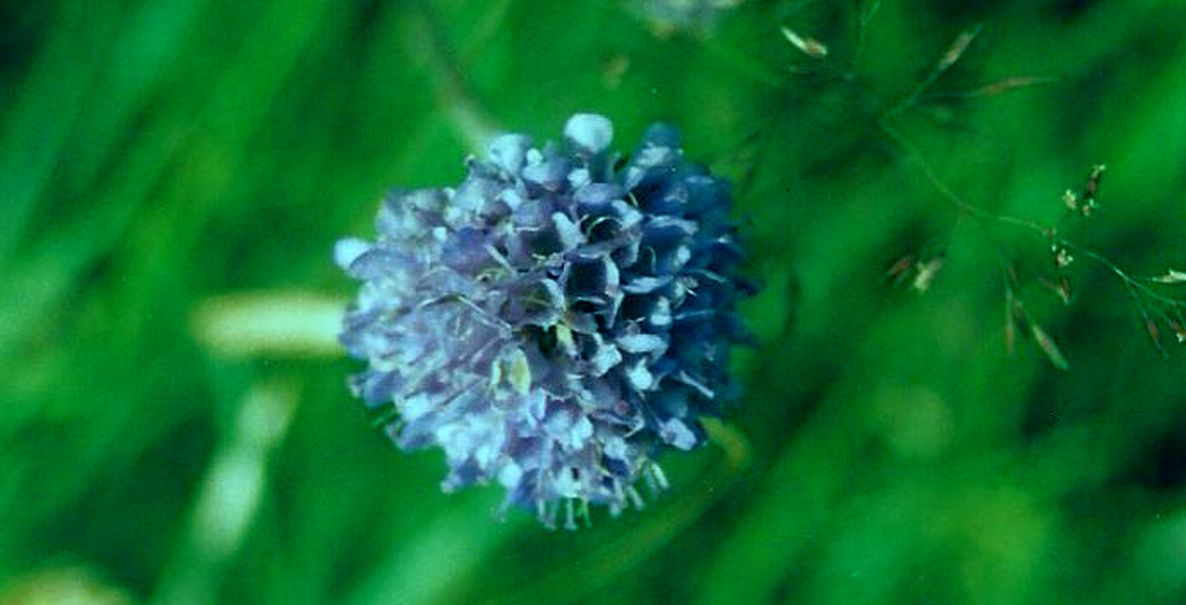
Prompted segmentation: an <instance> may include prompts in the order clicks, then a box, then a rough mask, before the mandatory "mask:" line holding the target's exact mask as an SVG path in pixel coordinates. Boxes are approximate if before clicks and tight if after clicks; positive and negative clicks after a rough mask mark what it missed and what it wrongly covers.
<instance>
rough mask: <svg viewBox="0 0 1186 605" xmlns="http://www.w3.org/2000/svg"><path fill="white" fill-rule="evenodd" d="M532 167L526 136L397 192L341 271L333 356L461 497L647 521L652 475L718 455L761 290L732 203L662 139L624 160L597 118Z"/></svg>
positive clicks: (353, 243)
mask: <svg viewBox="0 0 1186 605" xmlns="http://www.w3.org/2000/svg"><path fill="white" fill-rule="evenodd" d="M564 135H565V140H564V142H563V143H562V144H560V145H553V144H549V145H547V146H545V147H544V148H542V149H540V148H537V147H535V146H533V145H532V142H531V140H530V139H528V138H527V137H525V136H522V135H515V134H511V135H503V136H501V137H499V138H497V139H495V140H494V141H493V142H492V143H491V145H490V148H489V157H488V158H487V159H485V160H478V159H470V160H469V162H468V168H469V174H468V176H467V177H466V178H465V180H464V181H462V183H461V184H460V185H458V186H457V187H456V188H444V189H423V190H416V191H396V192H393V193H391V194H390V195H389V196H388V197H387V199H386V200H384V202H383V204H382V208H381V209H380V211H379V217H378V220H377V224H376V227H377V230H378V238H377V241H375V242H367V241H363V240H358V239H346V240H342V241H340V242H338V244H337V247H336V249H335V257H336V261H337V263H338V264H339V265H340V266H341V267H342V268H343V269H345V271H346V272H347V273H348V274H349V275H350V276H351V277H353V278H355V279H357V280H360V281H361V282H362V287H361V291H360V293H359V295H358V298H357V299H356V301H355V302H354V303H353V304H352V305H351V307H350V309H349V310H348V312H347V314H346V317H345V320H344V326H343V331H342V334H341V341H342V343H343V344H344V345H345V347H346V349H347V350H348V351H349V352H350V354H351V355H353V356H355V357H357V358H359V359H363V360H366V361H367V362H368V368H367V369H366V371H364V372H362V373H361V374H358V375H356V376H354V377H352V379H351V386H352V389H353V391H354V392H355V394H356V395H357V396H359V397H361V398H362V399H363V400H364V401H365V402H366V404H367V405H368V406H370V407H371V408H372V409H374V410H375V411H376V414H379V415H381V418H382V420H381V421H382V422H383V423H384V424H385V426H386V429H387V432H388V434H389V435H390V436H391V438H392V439H393V440H394V441H395V443H396V444H398V445H399V447H401V448H403V449H405V450H412V449H418V448H425V447H429V446H440V447H441V448H443V449H444V452H445V456H446V460H447V463H448V467H449V472H448V475H447V477H446V478H445V480H444V483H443V487H444V488H445V489H446V490H447V491H448V490H453V489H455V488H459V487H462V486H465V485H469V484H473V483H485V482H489V481H497V482H498V483H500V484H502V485H503V486H504V487H505V488H506V489H507V503H508V504H512V505H519V506H524V507H528V508H531V509H534V510H535V511H536V513H537V514H538V516H539V518H540V519H541V521H543V522H544V523H545V524H547V525H549V526H551V525H553V524H555V523H556V520H557V517H558V514H559V511H560V509H561V506H562V505H563V506H565V508H567V513H568V514H567V523H566V524H567V525H569V526H571V525H572V516H573V514H572V511H573V507H574V504H575V505H578V506H582V507H583V506H585V505H588V504H590V503H593V504H605V505H607V506H608V507H609V508H610V510H611V511H612V512H614V513H615V514H616V513H617V512H618V511H620V510H622V509H623V508H624V507H626V506H628V505H631V504H634V505H640V504H641V502H640V499H639V495H638V492H637V490H636V489H635V488H634V485H635V483H636V482H637V481H638V480H639V479H643V480H645V481H647V482H649V483H651V484H652V485H655V486H658V487H660V488H661V487H663V486H664V485H665V483H666V480H665V479H664V477H663V474H662V471H661V470H660V469H659V467H658V466H657V465H656V464H655V461H654V460H655V456H656V455H657V454H658V453H659V452H660V451H661V450H662V449H664V448H665V447H667V446H670V447H674V448H677V449H681V450H688V449H691V448H694V447H696V446H697V445H700V444H702V443H704V441H705V439H706V437H705V434H704V430H703V428H702V427H701V426H700V423H699V422H698V418H700V417H702V416H705V415H715V414H718V413H719V412H720V410H721V405H722V400H723V399H724V394H725V393H726V392H728V391H730V390H731V385H730V383H729V380H728V377H727V376H726V365H727V360H728V350H729V347H730V345H731V344H732V343H734V342H737V341H738V340H740V339H741V338H742V337H743V330H742V328H741V326H740V324H739V320H738V318H737V316H736V314H735V306H736V302H737V300H738V299H739V297H741V296H743V295H744V294H745V293H746V292H747V291H748V289H749V287H748V286H747V284H746V282H745V281H744V280H743V279H742V278H741V277H740V276H739V274H738V267H739V264H740V263H741V261H742V258H743V257H742V251H741V249H740V248H739V246H738V244H737V242H736V239H735V228H734V225H733V223H732V222H731V221H730V219H729V216H728V213H729V209H730V204H731V198H730V193H729V188H728V185H727V183H725V182H724V181H723V180H721V179H719V178H716V177H713V176H712V175H711V174H709V173H708V171H707V170H705V169H704V168H702V167H700V166H697V165H694V164H692V163H689V162H688V161H686V160H685V159H684V157H683V153H682V150H681V148H680V143H679V138H678V134H677V133H676V131H675V130H673V129H672V128H670V127H668V126H664V125H656V126H653V127H651V128H650V130H648V131H647V133H646V134H645V136H644V138H643V142H642V144H641V145H640V146H639V147H638V148H637V149H636V151H635V152H634V154H633V155H632V156H630V157H629V158H628V159H626V158H620V157H619V156H617V155H616V154H614V153H612V152H611V151H610V142H611V139H612V136H613V127H612V125H611V123H610V121H609V120H608V119H606V118H604V117H602V116H599V115H592V114H578V115H574V116H573V117H572V118H571V119H569V120H568V123H567V125H566V126H565V129H564Z"/></svg>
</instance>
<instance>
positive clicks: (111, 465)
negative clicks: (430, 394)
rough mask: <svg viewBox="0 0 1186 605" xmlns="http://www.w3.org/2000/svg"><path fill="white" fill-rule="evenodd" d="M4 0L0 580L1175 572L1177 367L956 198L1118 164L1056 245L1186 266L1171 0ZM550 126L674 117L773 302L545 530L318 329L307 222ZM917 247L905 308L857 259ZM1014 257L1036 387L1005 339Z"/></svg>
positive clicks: (1056, 191) (1087, 590)
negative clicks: (676, 17) (390, 428)
mask: <svg viewBox="0 0 1186 605" xmlns="http://www.w3.org/2000/svg"><path fill="white" fill-rule="evenodd" d="M28 4H30V6H19V7H18V6H15V5H14V6H7V5H6V6H4V7H3V8H0V276H2V277H3V278H4V282H5V287H3V288H0V604H4V605H8V604H9V603H48V602H58V600H60V599H61V598H62V597H61V596H60V595H62V594H65V593H66V592H69V591H76V592H77V591H91V594H92V595H93V601H98V602H109V603H118V602H133V603H215V602H217V603H296V604H300V603H350V604H357V605H369V604H372V603H374V604H378V603H482V602H497V603H506V602H527V603H539V602H548V603H577V602H615V603H616V602H627V603H705V604H720V603H724V604H729V603H739V604H741V603H745V604H748V603H801V604H812V605H816V604H830V603H837V604H840V603H843V604H851V603H974V604H986V605H989V604H1012V603H1019V604H1020V603H1075V604H1076V605H1088V604H1100V605H1110V604H1115V603H1134V604H1136V603H1169V602H1179V601H1181V600H1182V599H1184V598H1186V428H1183V427H1186V397H1184V396H1183V395H1184V394H1186V387H1184V385H1183V380H1182V378H1183V376H1186V374H1184V373H1183V371H1184V370H1186V366H1184V362H1183V359H1186V355H1184V353H1186V350H1183V349H1182V347H1181V346H1180V345H1178V344H1177V343H1176V342H1174V341H1175V340H1176V339H1175V338H1174V336H1173V334H1172V330H1171V329H1170V327H1169V326H1168V324H1167V323H1165V322H1162V323H1161V325H1160V331H1161V336H1162V337H1163V341H1164V346H1165V348H1166V353H1167V355H1164V356H1163V355H1162V354H1160V353H1159V352H1158V350H1157V349H1156V348H1155V347H1154V346H1153V345H1152V344H1151V342H1150V339H1149V337H1148V335H1147V334H1146V328H1145V326H1144V325H1143V324H1144V321H1143V319H1142V317H1141V313H1140V308H1139V307H1138V306H1137V305H1136V304H1134V301H1133V299H1132V298H1131V297H1130V295H1129V293H1128V291H1126V288H1125V285H1124V283H1123V282H1122V281H1121V280H1119V279H1117V278H1116V276H1115V275H1113V274H1112V273H1111V272H1110V271H1109V269H1108V268H1107V267H1106V266H1104V265H1103V264H1100V263H1097V262H1093V261H1092V259H1090V258H1088V257H1087V256H1086V255H1085V254H1083V253H1077V254H1076V257H1077V260H1075V262H1073V263H1072V264H1071V265H1070V266H1069V267H1067V268H1066V270H1065V275H1066V277H1067V278H1068V280H1069V283H1070V284H1071V285H1072V287H1073V300H1072V302H1071V304H1069V305H1064V304H1063V303H1062V302H1060V301H1059V300H1058V299H1057V297H1056V296H1054V295H1053V294H1052V293H1051V292H1049V291H1048V290H1047V289H1046V288H1045V287H1043V286H1042V285H1041V284H1040V280H1039V277H1048V278H1056V275H1055V271H1054V268H1053V257H1052V255H1051V252H1050V245H1049V242H1048V241H1047V239H1045V238H1044V237H1043V236H1041V235H1040V234H1037V233H1035V232H1033V231H1032V230H1029V229H1027V228H1026V227H1018V226H1016V225H1010V224H1007V223H1001V222H999V221H996V220H992V219H984V218H980V219H978V218H976V216H977V215H975V214H969V213H967V212H964V213H961V212H960V211H959V210H958V208H957V207H956V205H957V204H968V205H972V206H975V207H977V208H980V209H982V210H983V211H984V212H986V213H991V214H994V215H995V214H1003V215H1008V216H1011V217H1018V218H1021V219H1024V220H1026V221H1033V222H1036V223H1040V224H1042V225H1050V224H1054V223H1055V222H1056V221H1057V220H1058V218H1059V216H1060V215H1061V213H1062V212H1063V206H1062V202H1061V200H1060V196H1061V195H1062V192H1063V191H1064V190H1066V189H1068V188H1071V189H1075V190H1079V189H1081V188H1082V187H1083V185H1084V182H1085V179H1086V177H1087V174H1088V171H1089V169H1090V167H1091V166H1092V165H1095V164H1107V165H1108V171H1107V173H1106V176H1105V177H1104V179H1103V183H1102V187H1101V192H1100V194H1099V203H1100V207H1099V209H1098V211H1097V212H1096V213H1095V215H1093V216H1092V217H1091V218H1090V219H1087V220H1079V221H1070V222H1069V223H1068V224H1066V226H1065V227H1064V228H1063V230H1062V231H1061V235H1062V236H1064V237H1066V238H1067V239H1069V240H1071V241H1072V242H1074V243H1075V244H1077V245H1079V246H1082V247H1083V248H1086V249H1090V250H1094V251H1096V252H1099V253H1101V254H1103V255H1104V256H1106V257H1107V258H1108V259H1110V260H1111V261H1112V262H1114V263H1115V264H1116V265H1118V266H1119V267H1122V268H1123V269H1124V270H1125V271H1127V272H1129V273H1130V274H1132V275H1137V276H1146V275H1147V276H1153V275H1161V274H1164V273H1165V272H1166V270H1167V269H1170V268H1173V269H1178V270H1183V269H1186V246H1184V245H1183V243H1182V242H1184V241H1186V206H1184V205H1183V204H1182V201H1183V199H1184V196H1186V25H1183V24H1184V23H1186V5H1183V4H1182V3H1180V2H1177V1H1171V0H1161V1H1158V0H1141V1H1120V0H1095V1H1078V2H1076V1H1071V0H1057V1H1056V0H1043V1H1040V2H1035V1H1032V0H1029V1H1023V0H1016V1H1002V2H972V3H969V2H958V1H956V0H951V1H945V0H929V1H927V2H892V1H889V0H883V1H882V2H875V1H866V2H848V1H841V0H833V1H823V0H816V1H810V0H785V1H777V0H748V1H747V2H745V3H744V4H743V5H742V6H741V7H740V8H738V9H735V10H733V11H731V12H729V13H727V14H725V15H723V16H722V18H721V19H719V20H718V22H717V24H716V26H715V27H714V28H712V29H711V30H708V31H704V32H700V33H680V32H675V33H662V34H660V33H657V30H656V29H655V28H654V27H652V26H651V25H650V24H648V23H647V22H646V21H645V20H644V19H642V18H640V17H639V16H638V15H636V14H635V13H633V12H631V11H629V10H627V7H626V5H627V4H628V2H627V1H625V0H622V1H616V0H615V1H607V0H571V1H569V2H545V1H543V0H443V1H440V2H415V1H411V0H405V1H399V2H354V3H344V2H343V3H336V2H328V1H325V0H308V1H303V2H292V1H281V0H269V1H264V2H257V3H242V2H231V1H228V0H163V1H160V2H133V1H119V2H117V1H114V0H113V1H107V2H103V1H94V0H75V1H70V0H61V1H57V2H45V3H28ZM862 16H864V18H863V17H862ZM862 21H864V22H866V26H865V27H862V26H861V25H860V24H861V23H862ZM780 26H787V27H790V28H791V29H793V30H794V31H795V32H797V33H798V34H799V35H801V36H810V37H812V38H815V39H817V40H819V41H820V42H822V43H824V44H825V45H827V47H828V49H829V53H828V57H827V59H826V62H821V61H819V60H817V59H814V58H812V57H809V56H807V55H805V54H804V53H801V52H799V51H798V50H796V48H795V47H794V46H792V45H791V44H789V43H788V42H787V40H786V39H785V38H784V37H783V35H782V34H781V33H780V31H779V27H780ZM977 26H978V27H979V30H978V31H979V35H978V37H977V38H976V39H975V40H974V41H973V42H972V44H971V45H970V46H969V47H968V49H967V51H966V52H964V53H963V54H962V55H961V56H960V57H959V60H958V61H956V62H955V63H954V64H952V65H951V66H950V67H949V69H947V70H946V71H945V72H944V73H942V74H941V75H940V77H938V79H937V80H936V81H935V82H934V84H933V85H932V86H930V87H928V88H927V89H926V90H925V91H922V92H921V94H920V95H918V102H916V103H911V104H908V105H906V106H905V107H904V110H903V111H901V112H899V113H897V114H896V115H893V116H891V117H885V114H886V112H887V111H889V110H890V108H892V107H894V106H895V105H898V104H900V103H901V102H902V100H903V99H908V98H910V95H911V93H912V91H914V90H915V89H916V88H917V87H918V86H919V84H920V82H923V81H925V79H926V78H927V75H928V73H929V72H930V71H931V70H932V68H933V67H934V66H935V65H936V62H937V61H939V59H940V57H942V56H943V55H944V53H945V51H946V50H947V49H948V48H949V47H950V45H951V44H952V41H953V40H955V39H956V38H957V36H959V35H960V34H961V32H965V31H970V30H972V29H973V28H975V27H977ZM1020 77H1036V78H1041V81H1040V83H1035V84H1033V85H1027V86H1018V87H1016V88H1009V87H1008V86H1005V87H1001V88H998V89H984V88H983V87H984V86H986V85H990V84H994V83H1001V82H1007V81H1012V82H1015V83H1016V82H1019V80H1010V79H1011V78H1020ZM1006 88H1008V89H1007V90H1006ZM977 91H979V92H977ZM577 111H597V112H600V113H604V114H606V115H608V116H610V117H611V118H612V119H613V120H614V122H615V125H616V130H617V140H618V144H619V146H620V147H622V148H626V147H629V146H631V145H632V141H633V140H635V139H636V138H637V137H638V136H639V135H640V133H641V132H642V130H643V128H645V126H646V125H647V124H649V123H650V122H652V121H655V120H666V121H670V122H673V123H675V124H677V125H679V126H680V127H681V128H682V129H683V130H684V132H685V135H686V141H685V143H686V145H685V146H686V149H687V152H688V153H689V155H691V156H692V157H693V158H696V159H698V160H700V161H703V162H706V163H708V164H709V165H710V166H712V168H713V169H714V170H716V171H718V172H721V173H723V174H726V175H728V176H730V177H731V178H733V180H734V181H735V183H736V184H737V187H736V191H737V205H738V216H739V217H741V218H743V219H744V220H746V221H747V223H748V226H747V227H746V231H747V233H748V235H749V240H750V247H751V250H752V262H751V263H750V270H751V273H752V274H753V275H754V276H755V277H757V278H759V279H760V280H761V281H762V282H763V283H764V289H763V291H762V293H761V294H760V295H758V296H757V297H756V298H755V299H753V300H751V301H748V302H747V303H746V306H745V315H746V318H747V320H748V321H749V323H750V325H751V326H752V328H753V329H754V332H755V335H756V337H757V341H758V345H757V347H756V348H754V349H752V350H743V351H739V352H738V359H737V363H736V371H737V372H738V374H739V376H741V378H742V382H743V383H744V384H745V386H746V391H745V396H744V398H743V400H742V401H741V402H740V405H739V406H738V407H737V409H736V410H734V411H733V412H732V413H731V414H730V415H729V417H728V418H727V419H726V420H727V423H728V424H727V425H725V426H724V427H722V428H721V429H720V431H721V432H720V433H719V434H720V435H721V436H722V443H723V445H724V447H715V446H714V447H709V448H706V449H704V450H701V451H698V452H695V453H693V454H691V455H671V456H668V457H667V458H665V461H664V463H665V468H666V469H667V472H668V475H669V477H670V478H671V480H672V483H673V487H672V489H671V490H670V492H669V493H667V494H665V495H663V496H662V497H660V498H659V499H657V500H656V501H654V502H653V503H652V504H651V505H650V506H649V507H648V510H646V511H644V512H641V513H634V512H629V513H627V514H625V515H624V516H622V517H621V518H619V519H610V518H608V516H606V515H604V514H601V513H597V514H595V515H594V526H593V527H592V528H591V529H586V530H582V531H580V532H577V533H568V532H563V531H560V532H547V531H545V530H543V529H540V528H539V527H537V526H536V524H535V523H533V522H532V521H531V519H530V518H529V515H527V514H518V513H512V514H511V515H510V516H509V518H508V519H507V521H506V522H505V523H499V522H498V521H497V520H496V519H495V515H494V511H495V509H496V508H497V505H498V502H499V497H500V494H499V493H498V491H497V490H496V489H472V490H468V491H465V492H462V493H459V494H453V495H444V494H441V493H440V492H439V490H438V488H437V486H438V483H439V481H440V479H441V477H442V476H443V463H442V457H441V456H440V455H439V453H437V452H431V453H419V454H414V455H404V454H400V453H399V452H397V451H396V450H395V449H394V448H393V447H392V446H391V445H390V444H389V443H388V442H387V441H386V440H385V439H384V438H383V437H382V436H381V435H379V434H377V433H376V432H375V431H374V430H373V429H371V428H370V427H369V426H368V424H367V419H366V417H365V414H364V412H363V410H362V409H361V406H360V405H359V404H357V402H355V401H353V400H352V399H351V397H350V396H349V393H348V392H347V391H346V389H345V387H344V379H345V376H347V375H348V374H349V373H350V372H352V371H355V370H356V369H357V368H358V364H357V363H355V362H352V361H350V360H347V359H345V358H344V357H343V356H341V355H340V354H339V353H338V352H336V350H335V349H333V348H332V347H328V348H327V347H326V342H327V339H328V338H332V330H333V325H332V323H333V322H332V309H333V308H335V305H338V304H340V301H344V300H346V299H347V298H348V297H349V296H351V295H352V294H353V288H354V285H353V284H352V283H351V282H350V281H349V280H347V279H346V278H345V277H344V276H341V275H339V272H338V271H337V270H336V268H335V267H334V266H333V264H332V262H331V250H332V246H333V242H334V241H335V240H336V239H337V238H339V237H343V236H348V235H363V234H365V233H366V232H367V231H368V230H369V229H370V222H371V220H372V217H373V213H374V211H375V209H376V200H378V199H379V196H381V195H382V193H383V192H384V190H385V189H386V188H388V187H390V186H395V185H399V186H435V185H446V184H451V183H454V182H456V181H457V180H458V179H459V178H460V176H461V174H462V171H463V165H462V161H463V159H464V157H465V155H466V154H467V153H470V151H471V149H472V148H473V147H475V146H478V145H480V140H481V138H482V136H483V134H484V133H485V132H486V131H487V130H488V129H494V130H497V129H504V128H505V129H513V130H516V131H521V132H526V133H529V134H532V135H533V136H535V137H536V138H537V139H538V140H545V139H548V138H555V137H557V136H558V135H559V132H560V128H561V126H562V125H563V122H564V119H565V118H566V117H567V116H568V115H570V114H571V113H573V112H577ZM891 130H892V132H894V133H899V134H900V137H901V139H902V140H901V141H896V140H895V139H894V138H893V137H892V136H891V134H890V132H891ZM903 142H905V143H906V144H905V145H903V144H902V143H903ZM944 190H947V191H949V193H950V195H946V194H945V193H944ZM951 197H956V198H958V201H956V202H954V203H953V200H952V199H949V198H951ZM939 252H943V253H944V259H945V262H944V265H943V268H942V269H941V270H940V271H939V272H938V273H937V274H936V276H935V279H934V281H933V283H932V284H931V286H930V287H929V288H928V289H927V291H926V292H925V293H919V292H915V291H912V289H911V288H910V287H908V286H909V280H907V284H905V285H904V286H898V287H895V286H894V285H893V283H892V281H893V280H890V279H887V277H886V270H887V268H889V267H891V266H892V265H893V264H894V262H895V261H896V260H898V259H900V258H903V257H905V256H907V255H910V254H919V253H921V254H922V256H919V260H920V261H925V260H928V259H930V258H932V257H933V256H935V255H937V254H938V253H939ZM1011 263H1012V264H1015V265H1016V266H1019V267H1022V269H1021V270H1020V273H1019V278H1020V279H1019V280H1018V282H1017V283H1015V284H1013V286H1012V288H1013V290H1014V292H1015V294H1016V296H1017V297H1019V299H1020V300H1023V301H1024V304H1025V310H1026V312H1027V313H1028V317H1029V318H1030V319H1031V320H1032V321H1033V323H1034V324H1035V325H1038V326H1040V327H1041V328H1042V329H1043V330H1045V332H1047V333H1049V334H1050V336H1051V338H1052V339H1053V340H1054V342H1056V343H1057V346H1058V347H1059V349H1060V350H1061V352H1062V354H1063V355H1065V357H1066V359H1067V361H1068V364H1069V368H1068V369H1067V370H1066V371H1060V370H1058V369H1056V368H1055V367H1053V365H1052V364H1051V361H1050V359H1048V357H1049V356H1048V355H1046V354H1044V353H1043V351H1042V350H1041V348H1040V347H1039V346H1037V345H1036V344H1035V343H1034V342H1033V341H1032V339H1029V338H1026V337H1025V334H1020V333H1019V335H1018V337H1017V342H1016V346H1015V351H1014V352H1013V353H1012V354H1010V353H1009V352H1008V351H1007V347H1006V346H1005V344H1004V340H1003V333H1004V329H1005V328H1004V326H1005V316H1006V314H1005V311H1004V309H1005V307H1006V287H1007V286H1006V284H1007V280H1006V279H1005V278H1004V277H1003V272H1002V266H1005V265H1009V264H1011ZM1175 287H1176V288H1177V289H1176V290H1175ZM1183 288H1186V286H1172V285H1171V286H1166V287H1165V288H1163V289H1161V290H1159V291H1160V292H1163V293H1165V294H1167V295H1171V296H1176V297H1178V298H1179V299H1181V298H1183V297H1186V290H1183ZM1145 300H1147V299H1145ZM1150 312H1152V311H1150ZM327 317H328V318H329V319H328V320H327ZM1017 328H1018V329H1019V330H1020V331H1021V332H1026V331H1027V330H1028V329H1029V325H1028V324H1026V323H1025V322H1021V323H1020V324H1019V325H1018V326H1017ZM1027 333H1028V332H1027ZM236 334H238V336H236ZM737 435H743V436H744V438H743V440H742V441H739V440H738V437H737ZM55 591H57V592H55ZM55 595H58V596H55Z"/></svg>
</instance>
